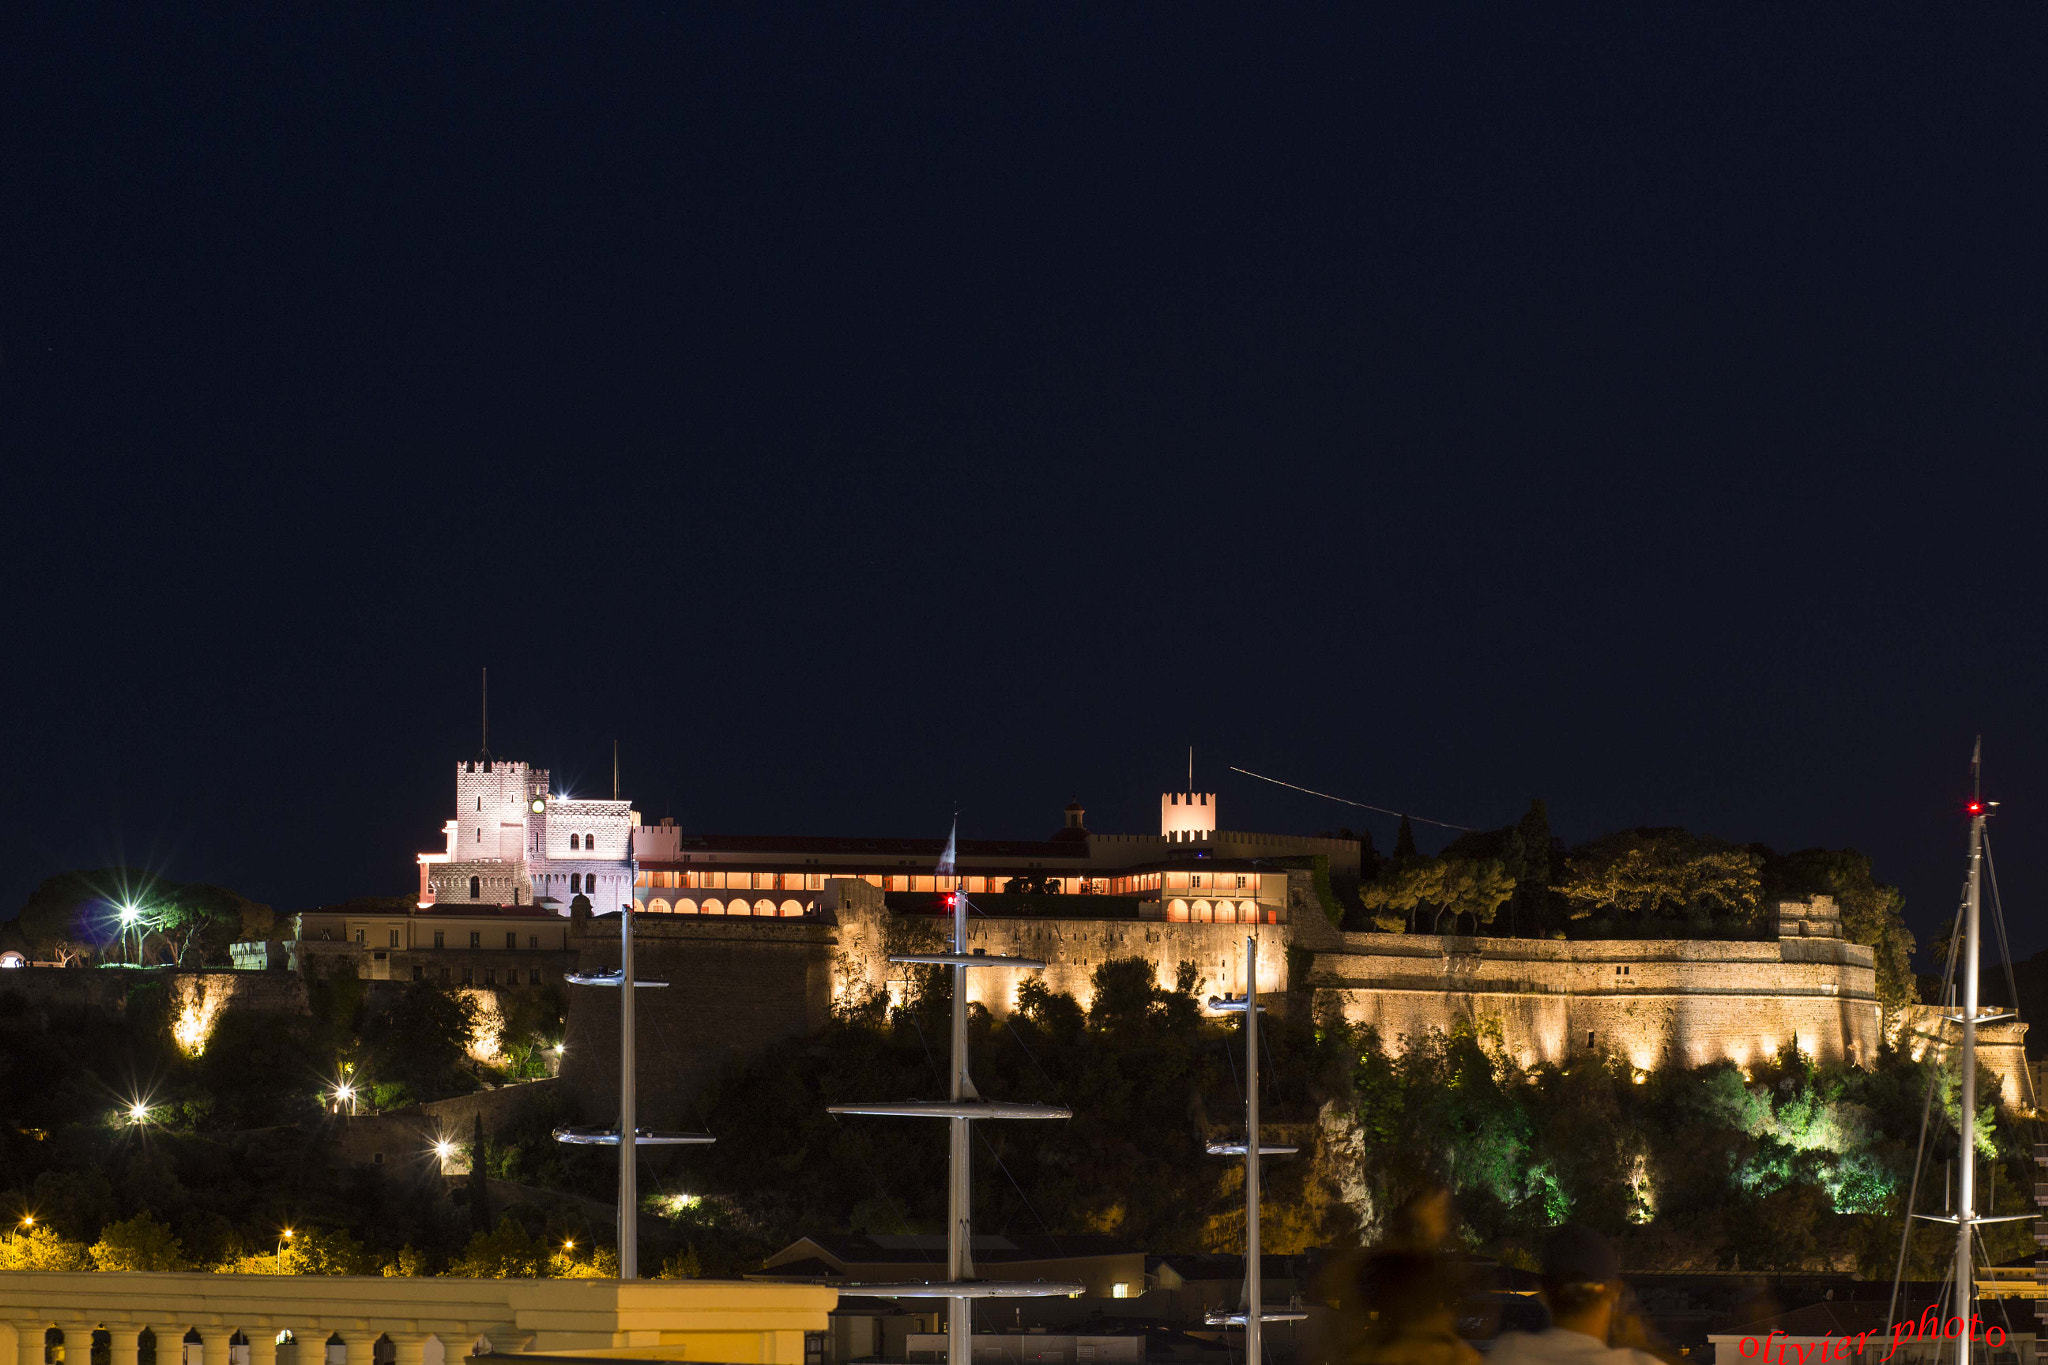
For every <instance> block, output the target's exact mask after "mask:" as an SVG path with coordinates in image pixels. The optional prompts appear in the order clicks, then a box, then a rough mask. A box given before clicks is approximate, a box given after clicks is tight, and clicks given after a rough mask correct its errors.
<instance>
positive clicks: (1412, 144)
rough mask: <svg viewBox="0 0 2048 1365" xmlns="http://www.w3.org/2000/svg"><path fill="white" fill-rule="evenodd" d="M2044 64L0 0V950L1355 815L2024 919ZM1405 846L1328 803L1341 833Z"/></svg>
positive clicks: (1483, 25) (1731, 38)
mask: <svg viewBox="0 0 2048 1365" xmlns="http://www.w3.org/2000/svg"><path fill="white" fill-rule="evenodd" d="M2044 24H2048V20H2044V18H2043V16H2042V15H2041V13H2040V12H2039V11H2027V10H2006V11H2000V12H1994V13H1988V14H1987V13H1978V14H1973V15H1956V14H1953V13H1943V14H1939V15H1936V14H1931V13H1928V12H1924V11H1923V12H1918V13H1915V12H1911V11H1905V10H1889V9H1884V8H1862V9H1858V10H1855V11H1846V10H1832V11H1814V10H1806V9H1789V8H1785V7H1766V6H1751V7H1724V8H1721V9H1718V10H1715V11H1713V12H1711V13H1709V12H1706V11H1674V10H1669V9H1666V10H1660V11H1656V12H1650V13H1633V14H1623V13H1621V12H1619V11H1616V10H1615V9H1613V8H1612V7H1605V8H1603V9H1600V10H1596V11H1591V12H1588V13H1583V14H1572V13H1568V12H1562V11H1545V12H1540V13H1539V12H1532V11H1530V10H1527V9H1525V8H1519V7H1518V8H1513V9H1509V8H1506V7H1501V8H1493V9H1489V8H1483V7H1462V8H1458V9H1455V10H1452V11H1449V12H1445V11H1442V10H1441V9H1440V8H1437V7H1432V8H1430V9H1427V10H1419V11H1416V12H1410V13H1408V14H1405V15H1402V14H1394V13H1389V12H1388V11H1387V10H1386V9H1385V7H1371V8H1365V7H1359V8H1352V9H1346V10H1341V11H1340V10H1324V11H1318V12H1296V13H1292V14H1288V15H1281V16H1273V15H1267V14H1255V13H1251V12H1247V11H1245V10H1243V9H1242V8H1232V9H1198V8H1190V7H1183V6H1172V7H1167V6H1158V7H1143V6H1072V7H1053V6H1030V7H1012V8H1011V9H1009V10H1006V11H998V12H989V10H988V9H987V8H986V7H978V6H977V7H970V6H956V7H952V8H950V9H949V8H934V7H919V8H901V7H888V8H875V7H859V8H855V7H840V8H832V9H810V8H804V9H797V8H792V7H770V6H746V7H732V8H729V9H722V10H714V9H710V8H708V7H702V6H687V7H685V6H656V5H646V6H638V7H629V8H623V9H621V8H615V9H613V10H611V11H605V12H598V11H591V10H588V9H576V8H565V7H561V6H522V5H492V6H488V7H476V6H459V7H458V6H437V5H421V6H414V7H408V8H405V9H403V10H399V11H393V10H389V9H385V10H371V9H364V8H362V7H341V6H334V7H326V8H317V7H305V6H293V7H286V8H284V9H279V10H274V11H269V12H262V13H254V12H239V13H222V14H214V15H195V14H191V13H183V14H174V13H169V12H166V11H164V10H163V9H161V8H157V9H151V8H147V7H113V6H97V5H88V4H48V5H28V6H18V7H12V8H10V9H9V10H8V11H7V12H6V13H5V14H4V15H0V54H4V55H0V155H4V162H0V184H4V186H5V190H4V193H0V234H4V236H0V247H4V250H0V445H4V448H5V450H6V451H7V452H8V458H7V460H6V473H5V485H4V486H5V488H6V490H7V493H8V497H7V500H6V501H7V506H8V512H9V515H8V540H7V544H8V551H9V559H10V561H11V564H12V568H13V572H12V574H11V585H12V586H11V590H10V591H9V593H8V595H7V603H8V607H9V610H8V611H7V613H6V619H7V621H8V623H9V626H10V629H9V630H8V632H7V635H6V642H7V645H8V652H9V658H8V660H7V666H6V669H5V676H6V679H7V683H6V686H7V691H8V693H9V703H10V704H9V705H8V708H7V710H8V714H9V716H10V719H11V723H10V724H9V725H8V726H7V727H6V730H5V741H4V743H5V748H4V750H0V758H4V763H5V772H6V776H7V779H8V783H9V786H10V788H11V790H12V793H13V795H12V797H11V798H10V799H9V800H8V802H7V807H6V809H7V818H6V820H5V821H4V822H0V830H4V835H0V837H4V844H0V852H4V859H0V905H5V904H9V903H19V899H20V897H22V896H23V895H24V894H26V892H27V890H28V889H29V888H30V887H32V886H33V885H34V884H35V882H36V881H37V880H38V879H39V878H41V877H42V876H45V875H47V874H49V873H51V872H53V871H56V870H59V869H62V868H66V867H71V866H77V865H81V864H92V863H97V862H101V861H105V860H109V859H116V858H125V859H127V860H130V861H138V862H148V863H150V864H152V865H156V866H159V867H161V868H163V869H164V870H166V871H168V872H169V873H171V874H172V875H175V876H179V877H196V878H206V879H210V880H216V881H221V882H225V883H228V884H231V885H234V886H236V887H238V888H240V889H243V890H245V891H247V892H248V893H250V894H252V895H255V896H257V897H259V898H261V899H266V900H269V901H272V902H274V903H275V904H277V905H278V906H279V907H281V908H287V909H289V908H298V907H302V906H305V905H307V904H311V903H316V902H319V901H323V900H332V899H336V898H339V897H342V896H345V895H349V894H352V893H362V892H398V891H402V890H404V889H405V888H406V887H407V886H408V885H409V884H410V878H411V871H412V869H411V857H412V854H413V853H414V852H415V851H416V850H418V849H421V848H425V847H428V846H429V845H430V841H431V840H432V838H433V835H434V831H435V830H436V828H437V827H438V825H439V823H440V821H441V820H442V819H444V818H445V817H446V816H447V815H448V814H449V811H450V802H451V799H452V797H451V791H450V781H451V774H450V765H451V764H452V763H453V762H454V761H455V760H456V759H457V758H459V757H463V756H466V755H467V754H469V753H471V752H472V751H473V750H474V749H475V748H476V744H477V740H476V733H475V715H476V676H477V669H478V668H479V667H480V666H482V665H485V664H488V665H489V666H490V667H491V670H492V678H493V699H494V706H493V715H494V722H493V728H492V740H493V748H494V749H496V750H498V751H499V752H501V753H506V754H511V755H516V756H524V757H527V758H529V759H531V760H532V761H535V762H538V763H542V764H546V765H548V766H551V767H552V768H554V769H555V770H556V772H557V773H558V774H561V775H563V776H565V777H567V778H569V779H571V780H572V781H575V782H577V783H579V784H580V785H581V786H582V787H583V789H585V790H589V789H592V788H593V787H595V786H597V785H598V784H600V783H603V782H606V781H608V777H609V772H608V765H609V745H610V742H611V740H612V739H613V738H615V737H616V738H617V739H619V740H620V741H621V742H622V744H623V746H624V752H625V770H626V786H627V789H628V791H629V792H630V793H631V794H632V795H634V796H635V797H636V798H638V800H639V801H640V804H641V807H642V809H643V810H645V811H647V812H648V813H649V814H650V815H652V816H659V815H660V814H662V813H663V812H664V811H667V812H671V813H673V814H675V815H676V816H677V817H679V818H680V819H681V820H682V821H683V822H684V823H685V824H686V825H689V826H692V827H697V828H708V829H715V830H725V831H776V832H783V831H787V832H799V831H817V832H839V833H851V832H868V831H872V832H881V833H900V834H919V833H929V834H936V833H938V832H939V831H941V830H942V828H943V825H944V822H945V821H946V819H947V817H948V814H949V813H950V812H951V810H952V809H953V808H954V807H955V805H958V806H959V807H960V808H961V809H962V811H963V816H962V820H963V828H964V830H965V831H966V832H969V833H972V834H976V835H1030V834H1038V833H1041V832H1045V831H1049V830H1050V829H1051V828H1053V827H1054V826H1055V825H1056V824H1057V822H1058V812H1059V808H1060V806H1061V805H1063V804H1064V803H1065V802H1066V800H1067V799H1068V798H1069V797H1072V796H1079V797H1080V798H1081V799H1082V800H1083V801H1085V802H1086V803H1087V804H1088V806H1089V810H1090V815H1089V820H1090V823H1091V824H1092V825H1094V826H1095V827H1097V828H1106V829H1126V830H1129V829H1143V828H1147V827H1149V826H1150V825H1151V822H1152V821H1153V820H1154V819H1155V818H1156V805H1155V802H1156V799H1157V798H1156V793H1157V792H1158V791H1160V790H1162V789H1163V788H1165V787H1168V786H1171V785H1175V784H1176V782H1177V780H1178V779H1179V777H1180V774H1181V765H1182V752H1183V746H1185V745H1187V744H1189V743H1192V744H1194V745H1195V746H1196V748H1197V764H1198V774H1197V776H1198V778H1199V779H1200V780H1201V784H1202V785H1203V786H1207V787H1215V788H1218V789H1220V791H1221V793H1222V801H1223V803H1224V804H1223V809H1224V819H1225V823H1226V824H1231V825H1237V826H1241V827H1244V826H1248V827H1252V828H1277V829H1298V830H1309V831H1313V830H1316V829H1321V828H1325V827H1328V826H1332V825H1336V824H1338V823H1343V822H1347V821H1351V820H1353V819H1354V818H1355V814H1356V813H1354V812H1348V811H1345V810H1344V809H1342V808H1339V807H1331V806H1326V805H1324V804H1322V803H1318V802H1315V801H1313V800H1311V799H1309V798H1306V797H1296V796H1292V795H1289V794H1286V793H1283V792H1280V791H1279V790H1278V789H1274V788H1264V787H1260V786H1258V785H1256V784H1251V783H1248V782H1247V781H1246V780H1245V779H1241V778H1237V777H1235V776H1233V775H1231V774H1228V773H1226V772H1225V771H1223V765H1225V764H1231V763H1235V764H1238V765H1241V766H1243V767H1247V768H1253V769H1257V770H1259V771H1262V772H1270V773H1274V774H1276V775H1279V776H1283V777H1286V778H1288V779H1289V780H1292V781H1295V782H1299V783H1302V784H1304V785H1307V786H1311V787H1318V788H1321V789H1324V790H1329V791H1337V792H1341V793H1344V794H1347V795H1351V796H1355V797H1357V798H1359V799H1362V800H1366V801H1371V802H1375V803H1379V804H1384V805H1388V806H1393V807H1397V808H1410V809H1413V810H1415V811H1417V812H1418V813H1423V814H1429V815H1434V816H1438V817H1440V818H1443V819H1447V820H1452V821H1458V822H1461V823H1467V824H1474V825H1484V824H1490V823H1502V822H1505V821H1507V820H1509V819H1512V818H1513V817H1514V816H1516V815H1517V814H1518V813H1519V812H1520V811H1521V809H1522V808H1523V806H1524V805H1525V803H1526V802H1527V800H1528V798H1529V797H1530V796H1532V795H1537V794H1541V795H1543V796H1544V797H1546V798H1547V799H1548V801H1549V803H1550V808H1551V811H1552V814H1553V818H1554V821H1555V823H1556V825H1557V827H1558V829H1559V831H1560V832H1561V833H1562V834H1564V835H1565V836H1566V837H1569V838H1580V837H1586V836H1590V835H1593V834H1596V833H1600V832H1603V831H1605V830H1608V829H1611V828H1615V827H1618V826H1624V825H1631V824H1638V823H1676V824H1684V825H1687V826H1690V827H1693V828H1695V829H1698V830H1701V831H1704V832H1710V833H1713V834H1718V835H1723V836H1726V837H1729V838H1733V839H1742V840H1749V839H1756V840H1762V841H1765V842H1769V843H1772V844H1775V845H1778V846H1780V847H1785V848H1790V847H1798V846H1802V845H1809V844H1827V845H1842V844H1850V845H1854V846H1856V847H1859V848H1862V849H1864V850H1866V851H1867V852H1869V853H1871V854H1872V855H1873V856H1874V857H1875V858H1876V860H1877V864H1878V869H1879V871H1880V874H1881V875H1884V876H1886V877H1888V878H1890V879H1893V880H1896V881H1898V882H1899V883H1900V884H1901V885H1902V886H1904V887H1905V888H1906V890H1907V892H1908V895H1909V898H1910V903H1911V910H1912V916H1913V918H1914V920H1915V922H1916V925H1918V926H1919V927H1921V928H1922V929H1923V930H1924V929H1926V928H1928V927H1931V925H1932V924H1933V923H1934V922H1935V921H1936V920H1937V919H1940V918H1942V917H1944V916H1945V915H1946V914H1947V912H1948V911H1949V910H1950V908H1951V907H1952V905H1953V901H1954V893H1955V888H1956V885H1957V882H1958V878H1959V877H1960V875H1961V868H1962V864H1961V854H1962V844H1963V827H1962V824H1961V821H1960V819H1959V818H1958V817H1957V816H1956V803H1957V800H1958V798H1959V797H1960V796H1961V795H1962V794H1963V792H1964V780H1965V761H1966V759H1967V756H1968V751H1969V744H1970V739H1971V736H1972V735H1973V734H1975V733H1977V732H1978V731H1982V732H1984V734H1985V736H1986V748H1987V755H1988V771H1989V774H1990V778H1991V788H1992V792H1993V794H1994V795H1996V796H1998V797H2000V798H2001V799H2002V800H2004V801H2005V802H2006V806H2005V811H2006V815H2005V816H2004V819H2003V821H2002V823H2001V826H2000V831H1999V837H2000V842H1999V844H1998V848H1999V850H2000V852H2001V853H2002V856H2003V861H2002V863H2001V869H2002V871H2003V873H2004V880H2005V884H2006V890H2007V892H2008V894H2009V895H2010V896H2011V898H2012V901H2013V905H2012V918H2013V920H2014V923H2015V929H2016V933H2017V935H2018V938H2019V940H2020V944H2019V946H2020V947H2021V948H2022V950H2023V951H2031V950H2032V949H2034V948H2037V947H2041V946H2048V927H2043V926H2042V925H2041V924H2040V922H2039V917H2038V916H2036V915H2035V914H2034V913H2033V912H2032V911H2031V909H2029V908H2027V907H2030V906H2031V905H2033V904H2034V900H2035V897H2036V896H2037V894H2038V893H2039V891H2040V889H2041V888H2042V885H2043V882H2044V879H2048V859H2044V856H2043V853H2042V845H2041V839H2040V837H2039V836H2040V831H2041V830H2042V829H2043V828H2048V824H2044V822H2048V781H2044V780H2043V776H2044V774H2048V727H2044V724H2043V721H2042V718H2041V715H2040V706H2041V698H2042V688H2041V682H2042V674H2041V669H2042V664H2043V645H2042V635H2041V611H2040V608H2039V605H2038V603H2039V600H2040V589H2041V586H2042V584H2041V578H2042V575H2041V572H2040V569H2039V565H2038V556H2039V540H2040V536H2039V530H2038V527H2039V524H2040V521H2041V508H2040V494H2041V491H2042V485H2043V480H2042V478H2041V475H2040V473H2039V471H2038V465H2039V460H2040V455H2041V450H2042V430H2043V417H2044V408H2048V403H2044V391H2043V381H2044V375H2048V364H2044V362H2048V354H2044V351H2048V344H2044V343H2048V321H2044V320H2048V308H2044V306H2043V305H2044V302H2048V300H2044V297H2043V294H2044V290H2043V283H2044V280H2043V264H2042V257H2043V253H2042V250H2041V240H2042V239H2041V224H2042V221H2043V209H2044V207H2048V205H2044V202H2043V201H2044V197H2048V196H2044V193H2043V189H2042V186H2043V180H2042V175H2041V167H2042V166H2043V164H2044V163H2048V157H2044V152H2048V147H2044V146H2043V143H2044V141H2048V136H2044V130H2048V124H2044V122H2043V120H2042V119H2041V118H2040V108H2039V71H2040V70H2041V65H2042V60H2043V58H2044V56H2048V51H2044V48H2048V44H2044V41H2043V40H2044V36H2048V34H2044V32H2043V29H2044ZM1390 823H1391V822H1386V821H1378V822H1376V823H1374V824H1373V828H1374V831H1375V834H1376V835H1377V837H1378V839H1379V841H1380V844H1381V846H1382V847H1385V846H1386V845H1387V844H1388V843H1389V842H1390V841H1391V832H1392V831H1391V828H1390Z"/></svg>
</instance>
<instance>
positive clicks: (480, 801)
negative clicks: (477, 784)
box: [476, 796, 484, 810]
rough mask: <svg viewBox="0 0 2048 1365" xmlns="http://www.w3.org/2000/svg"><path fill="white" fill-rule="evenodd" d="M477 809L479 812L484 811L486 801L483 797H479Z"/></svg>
mask: <svg viewBox="0 0 2048 1365" xmlns="http://www.w3.org/2000/svg"><path fill="white" fill-rule="evenodd" d="M476 808H477V809H478V810H482V809H483V808H484V799H483V798H482V797H481V796H479V797H478V798H477V799H476Z"/></svg>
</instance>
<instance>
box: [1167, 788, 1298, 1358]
mask: <svg viewBox="0 0 2048 1365" xmlns="http://www.w3.org/2000/svg"><path fill="white" fill-rule="evenodd" d="M1193 785H1194V784H1193V783H1192V782H1190V783H1189V786H1190V787H1192V786H1193ZM1209 1008H1210V1009H1212V1010H1215V1011H1217V1012H1218V1013H1223V1014H1242V1015H1243V1016H1244V1141H1243V1142H1212V1143H1210V1144H1209V1153H1210V1155H1212V1156H1242V1157H1244V1290H1243V1297H1242V1300H1241V1303H1240V1305H1239V1309H1238V1311H1237V1312H1235V1313H1210V1314H1208V1315H1206V1316H1205V1317H1204V1318H1203V1321H1204V1322H1206V1323H1207V1324H1208V1325H1209V1326H1211V1327H1230V1326H1237V1325H1238V1324H1243V1326H1244V1358H1245V1365H1260V1362H1261V1361H1262V1360H1263V1359H1264V1350H1265V1347H1264V1341H1263V1336H1262V1333H1261V1331H1260V1326H1259V1325H1260V1324H1261V1323H1266V1322H1300V1321H1301V1320H1303V1319H1304V1318H1306V1317H1307V1316H1308V1314H1306V1313H1295V1312H1287V1313H1268V1312H1266V1311H1265V1278H1264V1275H1263V1273H1262V1267H1261V1266H1260V1264H1259V1256H1260V1253H1259V1158H1260V1157H1262V1156H1293V1155H1294V1153H1295V1151H1296V1150H1297V1149H1296V1148H1293V1147H1276V1146H1265V1145H1262V1144H1261V1143H1260V1142H1259V1012H1260V1011H1261V1010H1263V1009H1265V1008H1266V1007H1265V1006H1264V1005H1261V1004H1260V1003H1259V940H1258V936H1257V935H1255V934H1254V935H1248V936H1247V937H1246V938H1245V941H1244V994H1243V995H1242V996H1224V997H1221V998H1217V997H1214V996H1212V997H1210V1000H1209Z"/></svg>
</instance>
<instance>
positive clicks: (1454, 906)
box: [1358, 853, 1515, 933]
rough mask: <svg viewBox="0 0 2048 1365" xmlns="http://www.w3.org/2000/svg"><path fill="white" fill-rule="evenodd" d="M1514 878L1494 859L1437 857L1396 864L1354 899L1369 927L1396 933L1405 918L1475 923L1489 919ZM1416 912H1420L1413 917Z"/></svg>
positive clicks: (1509, 891)
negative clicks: (1362, 907) (1359, 903)
mask: <svg viewBox="0 0 2048 1365" xmlns="http://www.w3.org/2000/svg"><path fill="white" fill-rule="evenodd" d="M1514 894H1515V879H1514V878H1513V877H1512V876H1511V875H1509V873H1508V870H1507V866H1506V865H1505V864H1504V863H1503V862H1501V860H1500V859H1498V858H1453V857H1451V856H1449V854H1448V853H1446V855H1445V856H1444V857H1441V858H1428V859H1423V860H1420V861H1416V862H1409V863H1397V864H1395V866H1394V867H1393V869H1392V870H1390V871H1389V872H1387V873H1385V874H1384V875H1383V876H1382V877H1381V878H1380V880H1378V881H1376V882H1374V883H1372V884H1371V885H1369V886H1364V887H1360V888H1359V892H1358V898H1359V900H1361V901H1363V902H1364V904H1365V908H1366V910H1367V911H1369V912H1370V913H1371V914H1372V919H1373V924H1374V925H1375V926H1377V927H1378V928H1380V929H1383V930H1385V931H1387V932H1388V933H1399V932H1400V931H1401V930H1402V929H1403V928H1405V927H1406V926H1407V925H1408V923H1409V922H1410V921H1411V920H1415V921H1418V922H1420V921H1422V920H1429V921H1431V924H1430V927H1431V928H1432V929H1434V928H1435V927H1436V922H1437V921H1441V920H1442V919H1443V917H1444V916H1446V915H1448V916H1450V917H1451V918H1452V921H1453V930H1454V931H1455V928H1456V921H1457V920H1458V919H1460V918H1462V917H1464V916H1466V915H1470V916H1472V918H1473V920H1474V921H1475V923H1478V924H1484V923H1485V922H1487V921H1488V920H1490V919H1492V918H1493V916H1494V912H1495V911H1496V910H1498V909H1499V908H1500V907H1501V905H1502V904H1503V903H1505V902H1506V901H1507V899H1508V898H1509V897H1510V896H1513V895H1514ZM1418 912H1422V913H1420V914H1418Z"/></svg>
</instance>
